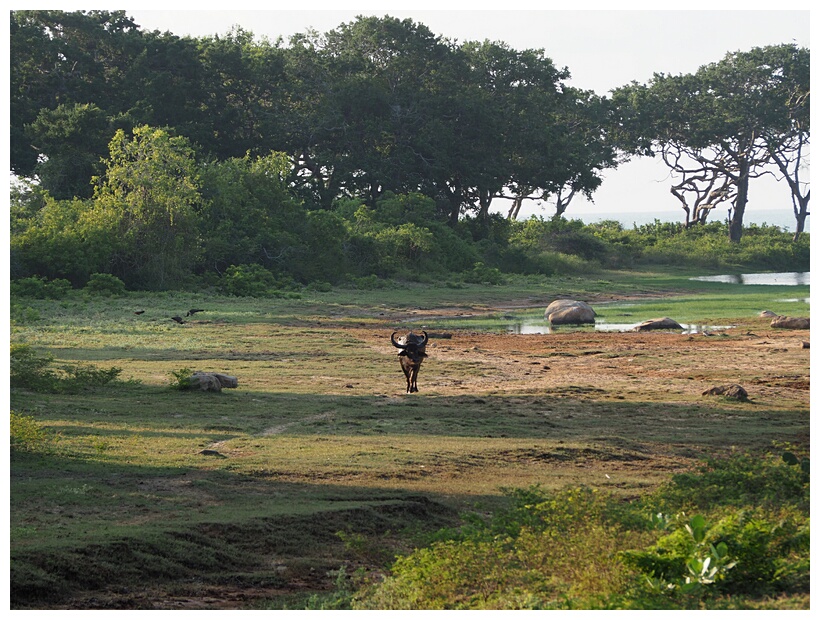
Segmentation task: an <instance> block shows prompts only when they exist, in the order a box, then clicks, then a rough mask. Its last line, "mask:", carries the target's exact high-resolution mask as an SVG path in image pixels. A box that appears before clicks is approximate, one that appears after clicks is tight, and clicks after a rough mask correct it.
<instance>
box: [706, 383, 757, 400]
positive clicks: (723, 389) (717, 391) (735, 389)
mask: <svg viewBox="0 0 820 620" xmlns="http://www.w3.org/2000/svg"><path fill="white" fill-rule="evenodd" d="M703 396H726V397H727V398H735V399H737V400H742V401H747V400H749V394H748V393H747V392H746V390H745V389H744V388H743V386H740V385H737V384H736V383H732V384H730V385H719V386H716V387H713V388H709V389H708V390H706V391H705V392H704V393H703Z"/></svg>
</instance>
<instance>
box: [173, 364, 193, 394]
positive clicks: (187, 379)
mask: <svg viewBox="0 0 820 620" xmlns="http://www.w3.org/2000/svg"><path fill="white" fill-rule="evenodd" d="M193 374H194V371H193V370H191V369H190V368H180V369H179V370H172V371H171V372H170V375H171V388H172V389H174V390H188V389H190V388H191V377H192V376H193Z"/></svg>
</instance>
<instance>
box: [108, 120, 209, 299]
mask: <svg viewBox="0 0 820 620" xmlns="http://www.w3.org/2000/svg"><path fill="white" fill-rule="evenodd" d="M109 150H110V157H109V158H108V160H107V162H106V164H107V167H106V172H105V174H104V175H103V176H102V177H99V178H98V179H96V183H97V184H96V187H95V202H96V204H97V208H98V209H100V211H101V212H105V213H113V214H115V215H116V217H117V218H118V221H119V226H118V236H119V238H120V239H121V241H122V243H123V246H122V247H123V250H122V252H121V254H120V255H119V256H118V257H116V261H115V264H114V269H115V271H116V273H117V275H119V276H120V278H121V279H123V281H125V282H126V283H127V284H132V285H135V286H137V287H144V288H148V289H165V288H169V287H171V286H174V285H177V284H179V280H180V279H181V278H183V277H185V276H186V275H187V274H189V273H190V272H191V270H192V269H193V267H194V266H195V265H196V262H197V261H198V259H199V255H200V242H199V239H198V235H197V227H196V218H197V212H198V211H199V210H200V209H201V202H202V197H201V194H200V191H199V180H198V175H197V168H196V162H195V158H194V151H193V149H192V148H191V146H190V144H189V142H188V140H187V139H185V138H182V137H174V136H172V135H170V134H169V133H168V132H167V131H166V130H163V129H158V128H153V127H148V126H147V125H145V126H142V127H137V128H135V129H134V130H133V132H132V135H131V136H128V135H126V133H125V132H124V131H122V130H118V131H117V133H116V134H115V136H114V138H113V139H112V140H111V144H110V146H109Z"/></svg>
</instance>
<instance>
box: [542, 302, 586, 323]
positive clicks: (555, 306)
mask: <svg viewBox="0 0 820 620" xmlns="http://www.w3.org/2000/svg"><path fill="white" fill-rule="evenodd" d="M544 318H545V319H547V321H549V322H550V323H552V324H553V325H571V324H576V325H580V324H583V323H593V324H594V323H595V310H593V309H592V306H590V305H589V304H588V303H586V302H584V301H576V300H574V299H556V300H555V301H553V302H552V303H551V304H550V305H549V306H547V309H546V310H545V311H544Z"/></svg>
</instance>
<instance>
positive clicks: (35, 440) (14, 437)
mask: <svg viewBox="0 0 820 620" xmlns="http://www.w3.org/2000/svg"><path fill="white" fill-rule="evenodd" d="M9 437H10V441H11V450H12V451H15V450H24V451H28V452H33V451H36V450H42V449H43V448H44V447H45V446H46V445H47V444H48V441H49V435H48V433H47V432H46V430H45V429H44V428H43V427H42V425H40V423H38V422H37V421H36V420H35V419H34V418H33V417H32V416H27V415H21V414H19V413H15V412H14V411H12V412H11V426H10V432H9Z"/></svg>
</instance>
